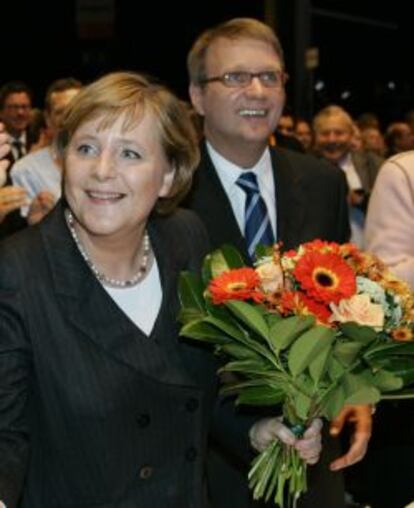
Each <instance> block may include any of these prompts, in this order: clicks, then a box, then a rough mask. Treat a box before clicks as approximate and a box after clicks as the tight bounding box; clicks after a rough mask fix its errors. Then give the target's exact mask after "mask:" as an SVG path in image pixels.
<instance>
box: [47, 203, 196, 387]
mask: <svg viewBox="0 0 414 508" xmlns="http://www.w3.org/2000/svg"><path fill="white" fill-rule="evenodd" d="M42 231H43V238H44V241H45V244H46V252H47V255H48V261H49V264H50V266H51V270H52V279H53V284H54V289H55V292H56V295H57V298H58V300H59V302H60V304H61V307H62V310H63V312H64V313H65V317H66V318H67V320H68V321H69V322H70V324H71V325H72V326H73V327H74V328H75V329H76V330H78V332H79V333H81V334H82V335H83V336H84V337H85V340H88V341H91V342H92V343H94V345H95V346H96V347H98V348H100V349H103V350H104V351H105V352H106V353H107V354H109V355H111V356H112V357H113V358H114V359H116V360H117V361H120V362H122V363H124V364H127V365H129V366H130V367H132V368H134V369H136V370H139V371H140V372H143V373H145V374H147V375H149V376H151V377H154V376H156V378H157V380H158V381H164V382H167V383H171V384H182V383H183V382H184V381H186V380H187V377H186V375H185V373H184V372H182V370H181V369H180V367H181V365H179V359H178V358H175V361H174V358H172V357H171V356H170V355H169V354H168V351H169V350H171V348H172V347H173V345H174V342H173V341H174V340H175V338H176V335H175V334H174V332H172V333H170V334H168V333H165V331H166V327H167V326H168V325H169V324H170V325H171V320H170V319H169V311H170V309H169V304H168V301H167V300H168V298H170V295H171V291H172V288H173V285H174V284H175V280H176V274H177V267H175V266H174V259H171V260H169V257H172V258H173V253H171V252H169V251H168V250H167V251H166V252H168V256H166V255H165V251H164V252H162V248H163V246H162V245H161V239H160V238H159V236H158V233H157V230H156V227H155V226H154V227H152V226H150V228H149V231H150V238H151V242H152V245H153V247H154V252H155V255H156V258H157V261H158V263H159V268H160V274H161V282H162V286H163V301H162V305H161V309H160V313H159V316H158V319H157V322H156V323H155V325H154V333H153V334H151V336H150V337H147V336H145V334H143V332H141V331H140V330H139V329H138V328H137V327H136V326H135V324H134V323H132V322H131V321H130V320H129V318H128V317H127V316H126V315H125V314H124V313H123V312H122V310H121V309H120V308H119V307H118V306H117V305H116V304H115V302H114V301H113V300H112V298H111V297H110V296H109V295H108V294H107V292H106V291H105V290H104V289H103V288H102V286H101V284H100V283H99V282H98V280H97V279H96V278H95V276H94V275H93V274H92V272H91V270H90V269H89V267H88V266H87V264H86V263H85V261H84V260H83V258H82V257H81V255H80V253H79V251H78V249H77V247H76V245H75V243H74V242H73V240H72V238H71V236H70V233H69V231H68V229H67V226H66V224H65V219H64V216H63V209H62V206H58V207H57V209H56V210H55V212H53V213H52V214H50V216H49V218H48V220H47V221H44V227H42ZM170 250H171V249H170ZM163 254H164V255H163ZM160 320H161V321H162V322H161V323H159V322H158V321H160ZM173 325H174V323H173ZM163 332H164V333H163ZM164 336H169V337H173V338H171V339H170V343H169V344H168V345H167V344H165V343H163V340H162V338H163V337H164Z"/></svg>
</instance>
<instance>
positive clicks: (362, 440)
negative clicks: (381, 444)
mask: <svg viewBox="0 0 414 508" xmlns="http://www.w3.org/2000/svg"><path fill="white" fill-rule="evenodd" d="M370 437H371V433H365V432H357V433H355V434H354V441H353V443H352V444H351V447H350V448H349V450H348V452H347V453H346V454H345V455H342V457H339V458H338V459H336V460H334V461H333V462H332V463H331V465H330V469H331V471H338V470H339V469H343V468H345V467H349V466H352V465H353V464H356V463H357V462H359V461H360V460H362V459H363V458H364V456H365V453H366V451H367V448H368V442H369V439H370Z"/></svg>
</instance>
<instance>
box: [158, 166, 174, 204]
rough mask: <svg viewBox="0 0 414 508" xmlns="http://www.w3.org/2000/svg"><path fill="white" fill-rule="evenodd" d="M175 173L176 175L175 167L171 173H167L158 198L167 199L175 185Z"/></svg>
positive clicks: (171, 169)
mask: <svg viewBox="0 0 414 508" xmlns="http://www.w3.org/2000/svg"><path fill="white" fill-rule="evenodd" d="M175 173H176V169H175V167H171V168H170V170H169V171H166V172H165V174H164V178H163V182H162V185H161V189H160V191H159V193H158V197H160V198H165V197H167V196H168V195H169V193H170V190H171V187H172V185H173V183H174V177H175Z"/></svg>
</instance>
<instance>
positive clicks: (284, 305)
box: [281, 291, 332, 324]
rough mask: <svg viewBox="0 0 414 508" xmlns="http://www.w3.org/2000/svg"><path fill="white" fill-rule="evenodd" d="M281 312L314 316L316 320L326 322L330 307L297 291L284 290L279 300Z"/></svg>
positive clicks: (329, 314)
mask: <svg viewBox="0 0 414 508" xmlns="http://www.w3.org/2000/svg"><path fill="white" fill-rule="evenodd" d="M281 311H282V314H291V313H293V314H296V315H302V316H315V318H316V320H317V322H319V323H322V324H328V320H329V318H330V316H331V314H332V313H331V311H330V309H329V308H328V307H327V306H326V305H324V304H323V303H319V302H316V301H315V300H312V299H311V298H308V297H307V296H306V295H304V294H303V293H300V292H299V291H286V292H284V293H283V295H282V300H281Z"/></svg>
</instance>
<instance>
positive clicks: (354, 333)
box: [339, 322, 378, 344]
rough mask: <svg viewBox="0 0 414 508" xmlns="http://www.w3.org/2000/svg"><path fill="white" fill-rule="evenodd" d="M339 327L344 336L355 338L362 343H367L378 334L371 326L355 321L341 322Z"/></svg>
mask: <svg viewBox="0 0 414 508" xmlns="http://www.w3.org/2000/svg"><path fill="white" fill-rule="evenodd" d="M339 328H340V330H341V331H342V333H343V334H344V336H345V337H348V338H349V339H352V340H356V341H358V342H362V343H363V344H368V343H370V342H372V341H374V340H376V338H377V335H378V334H377V332H376V331H375V330H374V329H373V328H371V327H369V326H362V325H358V324H357V323H353V322H352V323H342V324H341V325H340V327H339Z"/></svg>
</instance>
